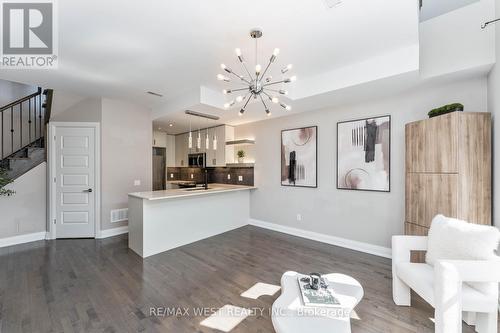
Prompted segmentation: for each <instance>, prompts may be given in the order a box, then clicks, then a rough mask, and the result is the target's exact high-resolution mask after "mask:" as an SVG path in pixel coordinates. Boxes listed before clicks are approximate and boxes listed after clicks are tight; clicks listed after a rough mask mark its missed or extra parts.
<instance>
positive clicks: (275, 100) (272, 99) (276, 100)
mask: <svg viewBox="0 0 500 333" xmlns="http://www.w3.org/2000/svg"><path fill="white" fill-rule="evenodd" d="M271 101H272V102H273V103H275V104H277V103H279V101H280V100H279V99H278V97H273V98H271Z"/></svg>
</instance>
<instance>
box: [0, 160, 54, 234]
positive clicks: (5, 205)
mask: <svg viewBox="0 0 500 333" xmlns="http://www.w3.org/2000/svg"><path fill="white" fill-rule="evenodd" d="M46 170H47V166H46V163H42V164H39V165H38V166H36V167H35V168H33V169H31V170H30V171H28V172H27V173H25V174H24V175H22V176H21V177H19V178H17V179H16V180H15V181H14V183H12V184H9V185H8V186H7V188H8V189H11V190H14V191H16V193H15V194H14V195H12V196H8V197H0V212H1V223H0V239H1V238H6V237H12V236H18V235H24V234H30V233H35V232H42V231H45V230H46V198H47V196H46V179H45V175H46Z"/></svg>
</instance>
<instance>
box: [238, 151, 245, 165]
mask: <svg viewBox="0 0 500 333" xmlns="http://www.w3.org/2000/svg"><path fill="white" fill-rule="evenodd" d="M236 156H238V163H243V162H245V151H244V150H238V152H237V153H236Z"/></svg>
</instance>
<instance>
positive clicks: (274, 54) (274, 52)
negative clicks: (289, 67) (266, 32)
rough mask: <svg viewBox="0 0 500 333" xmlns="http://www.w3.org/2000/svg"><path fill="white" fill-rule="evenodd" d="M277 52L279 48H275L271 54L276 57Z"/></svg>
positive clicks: (278, 52)
mask: <svg viewBox="0 0 500 333" xmlns="http://www.w3.org/2000/svg"><path fill="white" fill-rule="evenodd" d="M278 54H280V49H278V48H275V49H274V51H273V56H275V57H277V56H278Z"/></svg>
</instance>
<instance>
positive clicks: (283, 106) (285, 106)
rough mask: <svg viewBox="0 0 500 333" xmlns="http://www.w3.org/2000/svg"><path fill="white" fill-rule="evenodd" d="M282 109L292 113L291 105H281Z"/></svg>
mask: <svg viewBox="0 0 500 333" xmlns="http://www.w3.org/2000/svg"><path fill="white" fill-rule="evenodd" d="M280 105H281V107H282V108H283V109H285V110H287V111H290V110H291V109H292V107H291V106H290V105H286V104H285V103H280Z"/></svg>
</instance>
